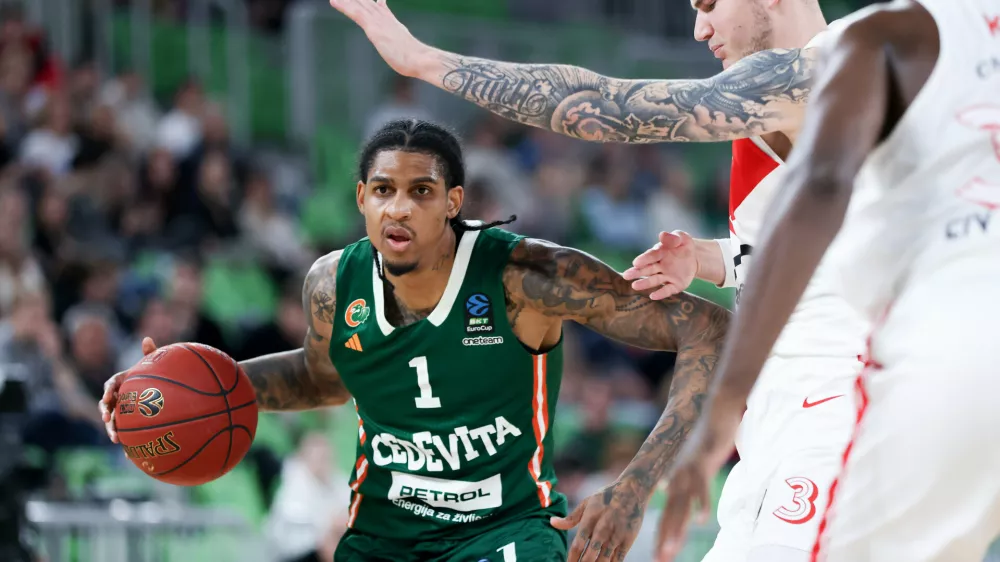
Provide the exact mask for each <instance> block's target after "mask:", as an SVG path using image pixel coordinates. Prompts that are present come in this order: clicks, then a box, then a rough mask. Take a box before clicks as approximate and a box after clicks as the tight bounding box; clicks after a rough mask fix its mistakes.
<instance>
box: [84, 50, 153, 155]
mask: <svg viewBox="0 0 1000 562" xmlns="http://www.w3.org/2000/svg"><path fill="white" fill-rule="evenodd" d="M99 99H100V101H101V103H103V104H106V105H109V106H111V108H112V109H113V110H114V112H115V115H116V116H117V119H118V122H119V124H120V125H121V129H122V132H123V134H124V135H125V136H127V137H128V144H127V146H130V147H131V149H132V150H133V151H134V152H135V153H139V154H141V153H145V152H146V151H147V150H149V149H150V148H152V147H153V144H154V142H155V140H156V130H157V124H158V123H159V121H160V110H159V108H157V107H156V103H155V102H154V101H153V100H152V98H150V97H149V96H148V95H146V92H145V89H144V86H143V81H142V76H140V75H139V73H138V72H135V71H134V70H130V71H125V72H123V73H121V74H119V75H118V77H117V78H115V79H114V80H112V81H110V82H108V83H107V84H105V86H104V87H103V88H102V90H101V93H100V96H99Z"/></svg>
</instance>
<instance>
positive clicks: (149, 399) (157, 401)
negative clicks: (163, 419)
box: [139, 388, 163, 418]
mask: <svg viewBox="0 0 1000 562" xmlns="http://www.w3.org/2000/svg"><path fill="white" fill-rule="evenodd" d="M162 409H163V393H162V392H160V391H159V390H157V389H155V388H147V389H146V390H143V391H142V394H140V395H139V413H140V414H142V415H143V416H146V417H147V418H152V417H155V416H156V414H159V413H160V410H162Z"/></svg>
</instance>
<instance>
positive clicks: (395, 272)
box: [382, 261, 418, 277]
mask: <svg viewBox="0 0 1000 562" xmlns="http://www.w3.org/2000/svg"><path fill="white" fill-rule="evenodd" d="M417 265H418V264H417V262H412V263H392V262H389V261H383V262H382V266H383V267H385V271H386V272H387V273H388V274H389V275H392V276H393V277H400V276H402V275H406V274H407V273H413V271H415V270H416V269H417Z"/></svg>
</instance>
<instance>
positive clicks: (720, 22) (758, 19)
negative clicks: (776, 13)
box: [692, 0, 772, 68]
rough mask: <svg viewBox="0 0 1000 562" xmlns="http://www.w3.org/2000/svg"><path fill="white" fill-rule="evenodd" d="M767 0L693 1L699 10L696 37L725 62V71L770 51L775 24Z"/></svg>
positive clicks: (695, 29)
mask: <svg viewBox="0 0 1000 562" xmlns="http://www.w3.org/2000/svg"><path fill="white" fill-rule="evenodd" d="M765 2H766V0H692V5H693V6H694V8H695V10H697V11H698V17H697V19H696V20H695V24H694V38H695V39H697V40H698V41H705V42H707V43H708V48H709V49H711V50H712V53H713V54H714V55H715V57H716V58H718V59H720V60H721V61H722V67H723V68H729V66H730V65H732V64H733V63H735V62H736V61H738V60H740V59H742V58H743V57H745V56H747V55H752V54H754V53H756V52H759V51H763V50H766V49H769V48H770V43H771V36H772V27H771V26H772V23H771V19H770V16H769V15H768V13H767V9H766V6H765Z"/></svg>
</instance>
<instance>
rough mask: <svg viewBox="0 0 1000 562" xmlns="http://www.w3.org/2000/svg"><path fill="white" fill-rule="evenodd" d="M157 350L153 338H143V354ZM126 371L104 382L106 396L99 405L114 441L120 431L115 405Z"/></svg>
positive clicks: (116, 439) (105, 424) (105, 426)
mask: <svg viewBox="0 0 1000 562" xmlns="http://www.w3.org/2000/svg"><path fill="white" fill-rule="evenodd" d="M154 351H156V344H155V343H154V342H153V339H152V338H143V339H142V354H143V355H144V356H145V355H149V354H150V353H152V352H154ZM125 373H126V372H125V371H122V372H120V373H115V375H114V376H113V377H111V378H110V379H108V381H107V382H105V383H104V396H102V397H101V401H100V402H99V403H98V405H97V407H98V409H99V410H100V411H101V419H102V420H103V421H104V429H105V430H106V431H107V432H108V438H109V439H111V442H112V443H117V442H118V431H117V428H116V427H115V405H116V402H117V401H118V389H119V388H120V387H121V385H122V381H124V380H125Z"/></svg>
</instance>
